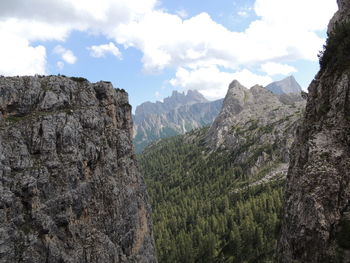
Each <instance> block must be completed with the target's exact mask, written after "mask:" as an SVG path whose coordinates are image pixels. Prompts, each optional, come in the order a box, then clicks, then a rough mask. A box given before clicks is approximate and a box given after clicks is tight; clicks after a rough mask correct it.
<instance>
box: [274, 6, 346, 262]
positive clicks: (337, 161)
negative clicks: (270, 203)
mask: <svg viewBox="0 0 350 263" xmlns="http://www.w3.org/2000/svg"><path fill="white" fill-rule="evenodd" d="M338 5H339V11H338V12H337V13H336V14H335V16H334V18H333V19H332V20H331V23H330V25H329V31H328V33H329V38H328V40H327V45H326V48H325V50H324V52H323V54H321V60H320V65H321V70H320V72H319V73H318V74H317V75H316V77H315V79H314V80H313V82H312V83H311V85H310V87H309V95H308V101H307V106H306V112H305V116H304V118H303V120H302V125H301V127H300V128H299V129H298V131H297V136H296V139H295V142H294V145H293V148H292V153H291V161H290V168H289V172H288V177H287V185H286V193H285V209H284V219H283V225H282V229H281V237H280V241H279V260H280V262H350V172H349V171H350V132H349V131H350V118H349V116H350V96H349V94H350V67H349V63H348V61H349V60H350V54H349V53H350V52H349V51H350V25H349V17H350V2H349V1H348V0H338Z"/></svg>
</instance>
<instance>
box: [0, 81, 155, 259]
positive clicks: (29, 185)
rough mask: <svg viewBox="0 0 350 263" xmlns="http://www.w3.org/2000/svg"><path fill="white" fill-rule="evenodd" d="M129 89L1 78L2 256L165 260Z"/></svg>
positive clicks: (0, 256)
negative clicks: (137, 150)
mask: <svg viewBox="0 0 350 263" xmlns="http://www.w3.org/2000/svg"><path fill="white" fill-rule="evenodd" d="M155 261H156V260H155V257H154V247H153V238H152V226H151V218H150V207H149V204H148V200H147V194H146V189H145V185H144V182H143V179H142V177H141V175H140V174H139V172H138V170H137V166H136V162H135V157H134V154H133V147H132V120H131V107H130V105H129V103H128V96H127V93H126V92H125V91H123V90H115V89H113V87H112V85H111V84H110V83H107V82H98V83H95V84H92V83H89V82H88V81H86V80H85V79H82V78H70V79H69V78H66V77H56V76H50V77H6V78H5V77H1V78H0V262H26V263H32V262H33V263H34V262H38V263H39V262H72V263H73V262H155Z"/></svg>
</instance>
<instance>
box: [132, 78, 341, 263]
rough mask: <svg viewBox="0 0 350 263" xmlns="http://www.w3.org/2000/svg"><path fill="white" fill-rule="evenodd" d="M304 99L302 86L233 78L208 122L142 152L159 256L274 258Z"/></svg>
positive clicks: (179, 258) (161, 259) (174, 259)
mask: <svg viewBox="0 0 350 263" xmlns="http://www.w3.org/2000/svg"><path fill="white" fill-rule="evenodd" d="M343 105H344V104H343ZM304 106H305V100H303V99H302V98H301V95H300V94H299V95H298V94H283V96H282V95H276V94H273V93H272V92H271V91H269V90H267V89H266V88H264V87H262V86H254V87H252V88H250V89H247V88H245V87H243V86H242V85H241V84H240V83H239V82H238V81H233V82H232V83H231V84H230V86H229V90H228V92H227V95H226V97H225V100H224V102H223V106H222V110H221V112H220V114H219V115H218V117H217V118H216V119H215V121H214V123H213V124H212V125H211V127H210V128H209V129H208V127H204V128H201V129H197V130H193V131H191V132H189V133H186V134H184V135H180V136H175V137H172V138H167V139H162V140H159V141H157V142H156V143H153V144H152V145H150V146H149V147H147V148H146V149H145V150H144V151H143V152H142V154H141V155H140V156H139V163H140V166H141V167H142V169H143V174H144V176H145V180H146V183H147V186H148V191H149V194H150V197H151V203H152V206H153V208H154V209H153V222H154V229H155V239H156V247H157V253H158V260H159V262H169V263H170V262H189V263H192V262H193V263H194V262H205V263H211V262H275V260H274V254H275V252H276V241H277V233H278V227H279V222H280V215H281V208H282V191H283V185H284V178H285V175H286V173H287V170H288V161H289V149H290V147H291V144H292V141H293V137H294V133H295V132H296V130H297V126H298V124H299V119H300V117H301V115H302V114H303V111H304Z"/></svg>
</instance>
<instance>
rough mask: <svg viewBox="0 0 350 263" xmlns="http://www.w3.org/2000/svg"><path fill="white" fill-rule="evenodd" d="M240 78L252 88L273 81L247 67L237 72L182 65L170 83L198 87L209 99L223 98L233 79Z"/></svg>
mask: <svg viewBox="0 0 350 263" xmlns="http://www.w3.org/2000/svg"><path fill="white" fill-rule="evenodd" d="M234 79H236V80H238V81H239V82H240V83H241V84H242V85H244V86H246V87H248V88H250V87H252V86H254V85H256V84H260V85H263V86H265V85H267V84H269V83H271V82H272V79H271V78H270V77H269V76H260V75H256V74H254V73H252V72H251V71H249V70H247V69H243V70H241V71H237V72H225V71H220V70H219V69H218V68H217V67H216V66H211V67H204V68H198V69H195V70H189V69H185V68H182V67H180V68H179V69H178V70H177V72H176V76H175V78H173V79H171V80H170V81H169V83H170V84H171V85H172V86H174V87H181V88H183V89H186V90H188V89H192V90H193V89H196V90H198V91H200V92H201V93H202V94H203V95H204V96H205V97H207V98H208V99H219V98H223V97H224V96H225V95H226V93H227V89H228V85H229V83H231V82H232V80H234Z"/></svg>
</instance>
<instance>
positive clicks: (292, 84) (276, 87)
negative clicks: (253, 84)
mask: <svg viewBox="0 0 350 263" xmlns="http://www.w3.org/2000/svg"><path fill="white" fill-rule="evenodd" d="M266 89H268V90H270V91H272V92H273V93H274V94H277V95H281V94H289V93H300V92H301V87H300V85H299V83H298V82H297V81H296V80H295V78H294V77H293V76H289V77H287V78H285V79H282V80H280V81H276V82H272V83H271V84H269V85H267V86H266Z"/></svg>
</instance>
